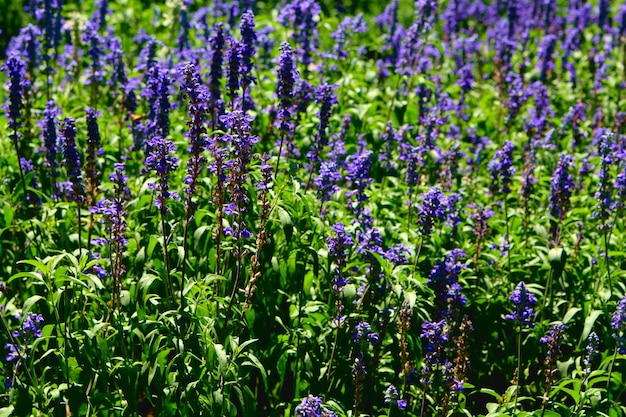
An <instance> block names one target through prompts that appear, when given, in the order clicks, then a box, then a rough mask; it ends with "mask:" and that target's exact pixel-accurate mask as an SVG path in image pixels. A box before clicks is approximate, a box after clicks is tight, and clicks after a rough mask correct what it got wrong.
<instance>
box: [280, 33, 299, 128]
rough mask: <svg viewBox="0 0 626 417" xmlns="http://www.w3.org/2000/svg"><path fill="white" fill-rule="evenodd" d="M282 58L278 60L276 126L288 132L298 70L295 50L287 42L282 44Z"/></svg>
mask: <svg viewBox="0 0 626 417" xmlns="http://www.w3.org/2000/svg"><path fill="white" fill-rule="evenodd" d="M279 49H280V59H279V61H278V83H277V84H276V96H277V97H278V100H279V104H278V118H277V121H276V127H277V128H278V129H280V130H281V131H283V132H285V133H287V132H289V131H290V130H291V112H292V106H293V99H294V86H295V83H296V80H297V78H298V72H297V70H296V68H295V64H294V61H293V52H292V50H291V46H289V44H288V43H287V42H283V43H282V44H281V45H280V48H279Z"/></svg>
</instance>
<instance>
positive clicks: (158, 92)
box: [142, 64, 172, 140]
mask: <svg viewBox="0 0 626 417" xmlns="http://www.w3.org/2000/svg"><path fill="white" fill-rule="evenodd" d="M147 76H148V79H147V81H146V89H145V90H144V92H143V93H142V96H143V97H145V98H146V100H148V102H150V109H149V111H148V115H147V122H146V126H145V133H144V138H146V139H148V140H150V139H152V138H154V137H155V136H161V137H163V138H166V137H167V136H168V135H169V134H170V119H169V112H170V108H171V107H172V106H171V104H170V101H169V95H170V93H169V89H170V84H171V81H170V75H169V70H168V69H167V68H165V67H163V66H161V65H158V64H154V65H153V66H152V67H151V68H150V69H149V70H148V72H147Z"/></svg>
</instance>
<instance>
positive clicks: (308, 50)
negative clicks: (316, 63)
mask: <svg viewBox="0 0 626 417" xmlns="http://www.w3.org/2000/svg"><path fill="white" fill-rule="evenodd" d="M320 13H321V8H320V6H319V4H318V3H317V2H316V1H315V0H291V1H290V2H289V3H287V4H285V6H283V7H282V8H281V9H280V11H279V12H278V21H279V22H280V23H281V24H282V25H283V26H285V27H291V28H292V29H293V31H294V38H295V40H296V42H297V44H298V45H299V46H300V47H299V48H298V55H299V60H298V62H300V63H301V64H302V67H303V68H304V71H305V72H307V71H308V68H309V65H310V64H311V62H312V60H311V54H312V53H313V52H314V51H315V50H316V49H317V39H316V37H317V21H318V16H319V15H320Z"/></svg>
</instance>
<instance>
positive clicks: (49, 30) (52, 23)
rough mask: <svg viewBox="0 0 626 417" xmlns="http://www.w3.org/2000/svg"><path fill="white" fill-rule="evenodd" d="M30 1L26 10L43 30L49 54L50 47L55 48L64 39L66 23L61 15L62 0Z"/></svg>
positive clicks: (46, 49)
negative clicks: (64, 24)
mask: <svg viewBox="0 0 626 417" xmlns="http://www.w3.org/2000/svg"><path fill="white" fill-rule="evenodd" d="M28 3H29V4H27V5H26V6H25V7H24V10H26V11H27V12H29V13H30V14H31V15H32V16H33V17H34V18H35V21H36V22H37V26H39V28H41V29H42V30H43V34H44V51H45V52H44V53H46V54H47V52H48V49H50V48H52V49H55V48H56V47H58V46H59V45H60V44H61V40H62V39H63V37H62V35H61V28H62V27H63V23H64V22H63V18H62V17H61V11H62V9H63V4H62V0H34V1H32V2H28Z"/></svg>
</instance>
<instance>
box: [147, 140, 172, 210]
mask: <svg viewBox="0 0 626 417" xmlns="http://www.w3.org/2000/svg"><path fill="white" fill-rule="evenodd" d="M148 145H149V146H150V149H151V150H150V152H149V154H148V157H147V158H146V167H147V168H148V169H149V170H151V171H155V172H156V175H157V176H158V177H159V182H158V184H153V183H151V184H149V187H150V189H152V190H154V191H156V192H157V197H156V199H155V201H154V205H155V207H157V208H159V210H161V211H162V212H164V213H166V212H167V206H166V205H165V202H166V201H167V199H168V198H174V199H176V200H178V199H179V198H180V197H178V194H176V193H174V192H170V191H169V188H170V186H169V178H170V174H171V173H172V172H173V171H175V170H176V168H177V167H178V162H179V159H178V158H177V157H176V156H174V155H175V154H176V147H175V146H174V144H173V143H172V141H170V140H168V139H166V138H164V137H161V136H155V137H153V138H152V139H150V140H149V141H148Z"/></svg>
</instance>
